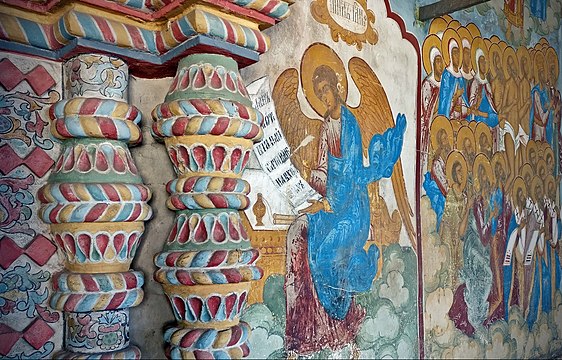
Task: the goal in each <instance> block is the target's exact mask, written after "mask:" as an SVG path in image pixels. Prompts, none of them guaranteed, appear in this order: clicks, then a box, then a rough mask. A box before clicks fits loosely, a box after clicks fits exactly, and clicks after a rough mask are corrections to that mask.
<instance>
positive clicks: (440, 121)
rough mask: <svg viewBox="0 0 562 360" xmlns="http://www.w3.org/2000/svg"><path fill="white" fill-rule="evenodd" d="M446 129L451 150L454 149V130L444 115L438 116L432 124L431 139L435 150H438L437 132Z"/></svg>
mask: <svg viewBox="0 0 562 360" xmlns="http://www.w3.org/2000/svg"><path fill="white" fill-rule="evenodd" d="M441 129H444V130H445V132H446V133H447V140H448V141H449V148H451V149H452V148H453V128H452V127H451V123H450V122H449V119H447V118H446V117H445V116H443V115H438V116H436V117H435V119H433V122H432V123H431V129H430V130H429V132H430V135H429V136H430V137H431V139H430V140H431V147H432V148H433V150H436V149H437V132H439V130H441Z"/></svg>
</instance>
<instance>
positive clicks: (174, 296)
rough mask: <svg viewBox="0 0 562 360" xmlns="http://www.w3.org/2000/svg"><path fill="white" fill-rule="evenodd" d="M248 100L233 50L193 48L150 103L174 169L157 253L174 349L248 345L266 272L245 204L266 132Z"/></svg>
mask: <svg viewBox="0 0 562 360" xmlns="http://www.w3.org/2000/svg"><path fill="white" fill-rule="evenodd" d="M251 105H252V103H251V101H250V100H249V98H248V93H247V91H246V88H245V86H244V83H243V81H242V78H241V77H240V74H239V73H238V65H237V64H236V62H235V61H234V60H232V59H231V58H228V57H225V56H222V55H211V54H197V55H190V56H188V57H186V58H184V59H183V60H181V61H180V64H179V67H178V71H177V73H176V76H175V77H174V79H173V81H172V84H171V86H170V91H169V92H168V95H167V96H166V102H165V103H163V104H160V105H158V106H157V107H156V108H155V109H154V111H153V113H152V117H153V118H154V121H155V122H154V123H153V126H152V131H153V135H154V136H155V137H156V138H157V139H159V140H163V141H164V142H165V144H166V149H167V151H168V155H169V157H170V160H171V161H172V164H173V166H174V170H175V172H176V174H177V179H173V180H171V181H170V182H169V183H168V184H167V186H166V189H167V191H168V192H169V194H170V197H169V198H168V201H167V205H168V208H169V209H170V210H173V211H175V212H176V218H175V221H174V226H173V228H172V230H171V232H170V234H169V236H168V239H167V241H166V243H165V245H164V249H163V252H161V253H159V254H157V255H156V256H155V258H154V262H155V264H156V266H157V267H158V270H157V271H156V273H155V274H154V278H155V279H156V281H158V282H160V283H162V286H163V287H164V292H165V293H166V295H167V296H168V299H169V300H170V304H171V305H172V309H173V312H174V316H175V318H176V321H177V324H176V325H174V326H172V327H171V328H169V329H167V330H166V331H165V333H164V339H165V340H166V342H167V343H169V348H168V349H167V351H168V355H169V356H170V357H171V358H174V359H178V358H184V359H186V358H221V359H230V358H233V359H234V358H241V357H247V356H248V355H249V353H250V349H249V344H248V342H247V340H248V337H249V335H250V331H251V329H250V327H249V326H248V324H246V323H244V322H241V321H240V314H241V313H242V311H243V310H244V307H245V304H246V301H247V298H248V291H249V289H250V285H251V283H250V282H251V281H253V280H257V279H260V278H261V277H262V275H263V272H262V270H261V269H260V268H259V267H257V266H256V261H257V259H258V257H259V253H258V251H257V250H255V249H252V247H251V244H250V239H249V238H248V235H247V233H246V230H245V228H244V226H243V224H242V220H241V218H240V213H239V211H240V210H243V209H245V208H247V207H248V205H249V200H248V197H247V195H248V193H249V191H250V186H249V184H248V182H246V181H245V180H243V179H241V175H242V172H243V171H244V169H245V167H246V164H247V162H248V159H249V156H250V152H251V151H252V146H253V143H254V142H257V141H260V140H261V138H262V137H263V131H262V129H261V128H260V125H259V124H260V123H261V122H262V119H263V117H262V115H261V114H260V113H259V112H258V111H256V110H254V109H253V108H252V107H251Z"/></svg>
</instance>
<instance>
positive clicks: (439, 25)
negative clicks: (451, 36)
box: [429, 17, 450, 35]
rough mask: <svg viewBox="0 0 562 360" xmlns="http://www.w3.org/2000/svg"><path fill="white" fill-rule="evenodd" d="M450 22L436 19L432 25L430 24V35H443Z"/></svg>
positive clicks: (432, 21) (441, 18)
mask: <svg viewBox="0 0 562 360" xmlns="http://www.w3.org/2000/svg"><path fill="white" fill-rule="evenodd" d="M449 21H450V20H449ZM449 21H448V20H445V19H444V18H443V17H436V18H435V19H433V20H431V24H429V34H434V35H437V34H439V33H443V32H444V31H445V30H446V29H447V25H448V24H449Z"/></svg>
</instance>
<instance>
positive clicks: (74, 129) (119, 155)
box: [38, 54, 152, 359]
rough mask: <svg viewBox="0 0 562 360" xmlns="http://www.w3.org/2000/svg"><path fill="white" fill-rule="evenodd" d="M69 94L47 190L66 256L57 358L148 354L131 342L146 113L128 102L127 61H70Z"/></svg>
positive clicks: (57, 303) (47, 210)
mask: <svg viewBox="0 0 562 360" xmlns="http://www.w3.org/2000/svg"><path fill="white" fill-rule="evenodd" d="M64 70H65V84H64V88H65V96H64V100H62V101H60V102H58V103H56V104H55V105H53V106H52V107H51V109H50V118H51V133H52V135H53V136H54V137H55V138H57V139H60V140H61V141H62V153H61V155H60V157H59V158H58V160H57V162H56V163H55V167H54V169H53V171H52V173H51V176H50V177H49V180H48V183H47V185H45V186H44V187H42V188H41V189H40V190H39V193H38V197H39V199H40V201H41V203H42V205H41V208H40V210H39V216H40V217H41V218H42V220H43V221H44V222H46V223H48V224H50V228H51V233H52V236H53V239H54V240H55V242H56V244H57V246H58V248H59V250H60V251H61V253H62V254H64V257H65V259H64V260H65V271H64V272H62V273H61V274H58V275H57V276H55V277H54V278H53V288H54V293H53V296H52V297H51V300H50V302H51V306H52V307H53V308H54V309H57V310H60V311H63V312H64V313H65V327H66V328H65V339H64V350H63V351H61V352H59V353H58V354H56V355H55V357H57V358H92V359H98V358H101V357H102V356H103V358H104V359H111V358H127V359H128V358H140V350H139V349H138V348H137V347H135V346H132V345H130V344H129V308H130V307H133V306H136V305H138V304H139V303H140V302H141V301H142V299H143V294H144V293H143V290H142V285H143V283H144V276H143V274H142V273H141V272H138V271H130V270H129V268H130V265H131V261H132V260H133V257H134V256H135V252H136V250H137V248H138V245H139V242H140V239H141V236H142V234H143V232H144V221H146V220H148V219H150V217H151V216H152V210H151V208H150V206H148V204H147V201H148V200H150V196H151V192H150V190H149V189H148V187H146V186H145V185H143V184H142V179H141V177H140V175H139V173H138V170H137V168H136V166H135V164H134V162H133V158H132V157H131V153H130V151H129V148H128V145H136V144H139V143H140V142H141V141H142V135H141V131H140V128H139V126H138V124H139V122H140V120H141V114H140V112H139V111H138V109H136V108H135V107H134V106H131V105H129V104H127V89H128V69H127V65H126V64H125V63H124V62H123V61H122V60H120V59H117V58H113V57H109V56H105V55H92V54H89V55H80V56H77V57H75V58H73V59H71V60H69V61H68V62H67V63H66V64H65V68H64Z"/></svg>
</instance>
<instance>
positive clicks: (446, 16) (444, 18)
mask: <svg viewBox="0 0 562 360" xmlns="http://www.w3.org/2000/svg"><path fill="white" fill-rule="evenodd" d="M441 17H442V18H443V20H445V21H446V22H447V24H448V23H450V22H451V21H453V17H452V16H451V15H448V14H445V15H441Z"/></svg>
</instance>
